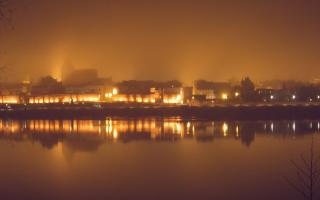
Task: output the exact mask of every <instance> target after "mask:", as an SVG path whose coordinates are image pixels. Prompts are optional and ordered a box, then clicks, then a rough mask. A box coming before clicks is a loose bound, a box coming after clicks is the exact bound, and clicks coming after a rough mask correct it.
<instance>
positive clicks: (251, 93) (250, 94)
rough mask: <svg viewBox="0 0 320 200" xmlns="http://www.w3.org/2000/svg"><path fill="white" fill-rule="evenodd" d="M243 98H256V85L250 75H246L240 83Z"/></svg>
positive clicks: (252, 99) (248, 99) (245, 99)
mask: <svg viewBox="0 0 320 200" xmlns="http://www.w3.org/2000/svg"><path fill="white" fill-rule="evenodd" d="M240 93H241V98H242V100H244V101H254V100H256V94H255V86H254V83H253V82H252V81H251V79H250V78H249V77H245V78H244V79H242V80H241V83H240Z"/></svg>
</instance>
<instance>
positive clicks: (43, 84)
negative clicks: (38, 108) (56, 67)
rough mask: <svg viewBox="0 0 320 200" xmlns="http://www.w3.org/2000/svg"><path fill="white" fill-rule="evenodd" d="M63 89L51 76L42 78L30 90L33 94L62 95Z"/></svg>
mask: <svg viewBox="0 0 320 200" xmlns="http://www.w3.org/2000/svg"><path fill="white" fill-rule="evenodd" d="M63 92H64V88H63V86H62V83H61V82H58V81H57V80H56V79H54V78H53V77H51V76H45V77H42V78H41V79H40V80H39V81H38V83H37V84H36V85H34V86H33V87H32V89H31V93H34V94H50V93H63Z"/></svg>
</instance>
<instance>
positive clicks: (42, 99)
mask: <svg viewBox="0 0 320 200" xmlns="http://www.w3.org/2000/svg"><path fill="white" fill-rule="evenodd" d="M76 102H100V94H52V95H37V96H30V97H29V101H28V103H30V104H42V103H76Z"/></svg>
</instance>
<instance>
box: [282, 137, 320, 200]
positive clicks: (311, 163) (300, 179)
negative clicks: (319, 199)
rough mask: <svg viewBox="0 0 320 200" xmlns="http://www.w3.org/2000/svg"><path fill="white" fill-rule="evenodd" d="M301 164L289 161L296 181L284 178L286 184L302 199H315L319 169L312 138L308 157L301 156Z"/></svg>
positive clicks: (319, 176) (319, 174) (319, 175)
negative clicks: (294, 171)
mask: <svg viewBox="0 0 320 200" xmlns="http://www.w3.org/2000/svg"><path fill="white" fill-rule="evenodd" d="M300 159H301V163H300V164H298V163H297V162H295V161H293V160H291V163H292V165H293V166H294V168H295V169H296V173H297V174H296V179H295V180H292V179H288V178H287V177H285V180H286V181H287V183H288V184H289V185H290V186H291V187H292V188H293V189H294V190H295V191H296V192H298V193H299V194H300V195H302V197H303V198H304V199H308V200H313V199H315V198H316V195H317V190H318V186H319V178H320V168H319V160H320V159H319V156H316V155H315V153H314V139H313V136H312V141H311V146H310V157H309V158H307V159H306V158H305V156H304V155H303V154H301V156H300Z"/></svg>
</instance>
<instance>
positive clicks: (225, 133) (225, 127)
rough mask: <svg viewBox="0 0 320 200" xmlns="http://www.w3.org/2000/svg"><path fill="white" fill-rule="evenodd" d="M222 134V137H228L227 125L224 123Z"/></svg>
mask: <svg viewBox="0 0 320 200" xmlns="http://www.w3.org/2000/svg"><path fill="white" fill-rule="evenodd" d="M222 132H223V136H225V137H226V136H227V135H228V124H227V123H225V122H224V123H223V125H222Z"/></svg>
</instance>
